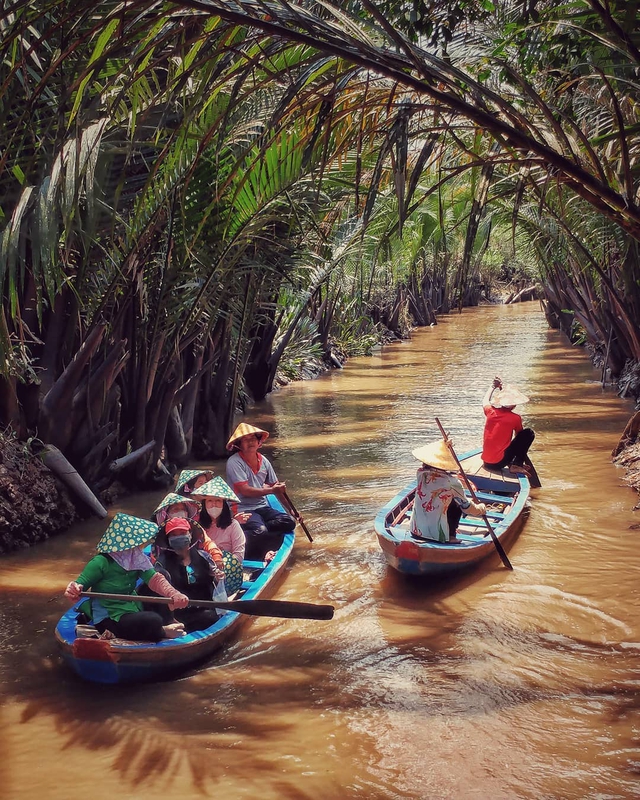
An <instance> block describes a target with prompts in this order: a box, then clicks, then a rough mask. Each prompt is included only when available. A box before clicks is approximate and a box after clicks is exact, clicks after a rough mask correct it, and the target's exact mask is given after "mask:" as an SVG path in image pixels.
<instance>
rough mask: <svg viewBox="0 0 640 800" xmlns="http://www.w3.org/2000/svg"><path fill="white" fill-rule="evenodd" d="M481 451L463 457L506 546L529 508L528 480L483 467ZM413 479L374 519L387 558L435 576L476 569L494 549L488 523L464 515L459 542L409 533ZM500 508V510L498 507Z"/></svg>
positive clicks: (400, 567)
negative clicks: (453, 543)
mask: <svg viewBox="0 0 640 800" xmlns="http://www.w3.org/2000/svg"><path fill="white" fill-rule="evenodd" d="M479 453H480V451H479V450H474V451H472V452H470V453H467V454H465V455H464V456H462V457H461V459H460V461H461V463H462V466H463V468H464V470H465V473H466V474H467V475H468V477H469V479H470V480H471V481H472V483H473V484H474V485H475V487H476V490H477V493H478V497H479V499H480V500H481V502H483V503H487V504H489V506H490V508H489V511H488V518H489V521H490V522H491V524H492V528H493V530H494V532H495V534H496V536H497V537H498V539H499V541H500V544H501V545H502V546H503V548H505V549H506V548H507V547H508V546H509V545H510V544H511V543H512V542H513V540H514V539H515V537H516V536H517V533H518V531H519V530H520V527H521V525H522V521H523V519H524V514H525V511H526V509H527V507H528V504H527V500H528V498H529V492H530V484H529V480H528V478H527V477H526V476H525V475H521V476H520V475H519V476H514V475H511V474H506V473H496V474H494V473H488V472H487V471H486V470H484V469H483V468H482V466H481V464H482V462H481V460H480V457H479ZM415 488H416V483H415V481H414V482H413V483H411V484H409V486H407V487H406V488H405V489H403V491H401V492H399V493H398V494H397V495H396V496H395V497H394V498H393V499H392V500H391V501H390V502H389V503H387V504H386V505H385V506H384V508H382V509H381V510H380V512H379V513H378V515H377V516H376V520H375V531H376V536H377V538H378V543H379V545H380V548H381V549H382V552H383V554H384V557H385V559H386V561H387V563H388V564H389V566H391V567H393V569H395V570H397V571H398V572H401V573H402V574H404V575H421V576H429V577H433V578H440V577H451V576H454V575H457V574H461V573H463V572H465V571H467V570H470V569H473V568H474V567H476V566H477V565H478V564H480V563H481V562H482V561H484V560H485V559H486V558H489V557H490V556H492V555H495V554H496V548H495V545H494V543H493V540H492V538H491V537H490V536H489V535H485V534H487V533H488V531H487V528H486V525H484V523H483V522H482V520H481V519H480V518H475V519H474V518H470V517H464V516H463V518H462V520H461V522H460V528H459V533H458V539H459V540H460V542H461V543H460V544H455V545H452V544H445V543H440V542H436V541H430V540H427V541H422V540H418V539H416V538H414V537H412V536H411V535H410V533H409V518H410V514H411V509H412V507H413V497H414V495H415ZM498 509H500V510H498Z"/></svg>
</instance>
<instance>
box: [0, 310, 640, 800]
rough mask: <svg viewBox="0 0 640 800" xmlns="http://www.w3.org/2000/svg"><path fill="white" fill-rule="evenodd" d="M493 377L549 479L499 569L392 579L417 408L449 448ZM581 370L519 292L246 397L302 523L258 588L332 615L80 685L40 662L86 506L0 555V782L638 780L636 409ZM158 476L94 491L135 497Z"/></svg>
mask: <svg viewBox="0 0 640 800" xmlns="http://www.w3.org/2000/svg"><path fill="white" fill-rule="evenodd" d="M495 374H500V375H501V376H502V377H503V378H504V379H505V380H507V381H508V382H510V383H514V384H517V385H518V386H519V388H521V389H522V390H523V391H525V392H526V393H527V394H528V395H529V396H530V397H531V403H530V404H529V405H527V406H526V407H525V408H524V409H523V410H524V411H525V412H526V414H525V416H526V419H527V421H528V422H529V423H530V424H532V426H533V427H534V428H535V430H536V432H537V438H536V441H535V443H534V446H533V449H532V456H533V459H534V463H535V464H536V467H537V469H538V472H539V474H540V476H541V479H542V482H543V488H542V489H541V490H539V491H537V492H536V493H535V495H534V499H533V502H532V505H531V510H530V515H529V517H528V519H527V521H526V523H525V525H524V527H523V530H522V533H521V535H520V537H519V538H518V540H517V541H516V543H515V544H514V546H513V547H512V549H511V551H510V553H509V556H510V560H511V561H512V563H513V565H514V568H515V569H514V571H513V572H508V571H506V570H505V569H504V568H503V567H502V566H501V563H500V561H499V559H498V558H495V559H493V560H491V561H490V562H489V563H487V565H486V566H485V567H484V568H482V569H481V570H479V571H477V572H475V573H473V574H471V575H467V576H465V577H464V578H461V579H459V580H457V581H455V582H449V583H444V584H442V583H440V584H438V583H431V584H428V583H425V582H420V581H416V580H409V579H407V578H406V577H403V576H400V575H398V574H396V573H394V572H393V571H392V570H390V569H389V568H387V567H386V566H385V564H384V561H383V558H382V555H381V553H380V552H379V550H378V546H377V544H376V541H375V537H374V535H373V532H372V521H373V518H374V516H375V514H376V512H377V510H378V509H379V507H380V506H381V505H382V504H383V503H385V502H386V501H387V500H388V499H390V497H392V496H393V495H394V494H396V492H397V491H398V490H399V489H400V488H401V487H402V486H403V485H405V484H406V483H407V482H408V481H409V480H410V479H411V478H412V477H413V475H414V473H415V469H416V466H417V464H416V463H415V462H414V461H413V459H412V457H411V455H410V453H411V450H412V449H413V448H414V447H416V446H417V445H419V444H421V443H424V442H426V441H429V440H431V439H435V438H437V436H438V432H437V428H436V425H435V422H434V417H435V416H436V415H437V416H438V417H439V418H440V419H441V421H442V422H443V424H444V425H445V427H446V428H447V429H448V430H449V431H450V433H451V435H452V437H453V439H454V442H455V444H456V446H457V447H458V449H459V450H460V451H462V450H465V449H467V448H469V447H472V446H475V445H476V444H477V443H478V442H479V439H480V436H481V431H482V424H483V414H482V409H481V406H480V400H481V398H482V396H483V394H484V392H485V390H486V388H487V386H488V385H489V383H490V382H491V379H492V378H493V376H494V375H495ZM597 379H598V375H597V374H596V373H595V372H594V371H593V370H592V369H591V367H590V365H589V364H588V363H587V362H586V361H585V359H584V354H583V353H581V352H580V351H578V350H576V349H573V348H570V347H568V346H567V345H566V343H565V342H564V341H563V340H562V338H561V337H560V336H559V334H557V333H555V332H550V331H548V330H547V328H546V324H545V321H544V318H543V316H542V314H541V313H540V311H539V309H538V307H537V306H536V305H535V304H525V305H524V306H520V307H498V308H482V309H474V310H468V311H465V312H464V313H463V314H462V315H460V316H458V315H454V316H451V317H450V318H447V319H444V320H442V322H441V324H439V325H438V326H437V327H435V328H429V329H424V330H420V331H417V332H416V333H415V334H414V336H413V339H412V341H411V342H407V343H401V344H395V345H392V346H389V347H387V348H385V349H384V350H383V351H382V352H381V353H379V354H377V355H375V356H373V357H371V358H361V359H354V360H352V361H351V362H350V363H349V364H348V365H347V366H346V368H345V369H344V370H341V371H337V372H334V373H332V374H331V375H326V376H323V377H322V378H320V379H318V380H316V381H310V382H305V383H301V384H297V385H294V386H290V387H288V388H287V389H285V390H283V391H281V392H279V393H277V394H275V395H274V396H273V397H272V398H270V399H269V400H268V401H267V402H265V403H263V404H261V405H260V406H258V407H256V408H255V409H254V411H253V413H252V415H251V418H250V421H251V422H253V423H255V424H258V425H260V426H263V427H267V428H268V429H269V430H270V431H271V433H272V438H271V439H270V440H269V445H270V447H269V448H267V452H268V453H269V454H270V456H272V457H273V460H274V462H275V464H276V468H277V471H278V473H279V475H280V476H281V477H282V478H284V479H285V480H286V481H287V484H288V489H289V493H290V494H291V496H292V499H293V500H294V502H295V504H296V506H297V507H298V508H299V509H300V510H301V511H302V512H303V513H304V515H305V518H306V520H307V524H308V526H309V528H310V530H311V533H312V534H313V536H314V542H313V544H310V543H309V542H308V541H307V540H306V539H305V537H304V536H303V535H302V534H300V536H299V537H298V542H297V544H296V551H295V558H294V562H293V564H292V567H291V569H290V571H289V572H288V574H287V576H286V578H285V580H284V582H283V583H282V585H281V586H280V588H279V590H278V593H277V596H278V597H279V598H281V599H287V600H305V601H310V602H331V603H333V604H334V605H335V606H336V609H337V613H336V616H335V618H334V620H333V621H332V622H315V621H310V620H305V621H303V620H287V621H284V620H271V619H264V618H261V619H256V620H254V621H251V622H249V623H248V624H247V625H246V626H245V628H244V629H243V632H242V634H241V636H240V637H239V638H238V639H237V640H236V641H235V642H234V643H233V644H232V645H231V646H230V647H229V649H227V650H226V651H224V652H223V653H222V654H221V655H220V656H219V657H218V658H216V659H214V660H212V661H211V662H210V663H209V664H207V665H205V666H204V667H203V668H201V669H200V670H198V671H197V672H195V673H194V674H191V675H187V676H185V677H184V678H183V679H181V680H179V681H174V682H170V683H166V684H156V685H151V686H142V687H135V688H117V687H113V688H110V687H104V688H96V687H94V686H90V685H84V684H81V683H79V682H78V681H77V680H76V679H75V678H74V677H73V676H72V675H70V674H68V673H67V672H66V671H65V670H64V669H63V667H62V666H61V665H60V663H59V661H58V659H57V656H56V653H55V650H54V642H53V637H52V629H53V626H54V625H55V621H56V620H57V618H58V616H59V615H60V613H61V611H62V609H63V607H64V604H63V601H62V600H61V599H60V589H61V587H62V586H63V585H65V584H66V582H67V581H68V579H70V578H72V577H74V576H75V575H76V574H77V573H78V572H79V570H80V568H81V567H82V565H83V564H84V562H85V561H86V560H87V558H88V556H89V554H90V550H91V548H92V547H93V545H94V544H95V542H96V541H97V540H98V538H99V536H100V535H101V532H102V530H103V528H104V523H102V522H99V521H91V522H88V523H84V524H82V525H78V526H76V527H75V528H74V529H73V530H72V531H70V532H69V533H68V534H65V535H63V536H60V537H58V538H57V539H55V540H52V541H50V542H46V543H44V544H42V545H39V546H37V547H36V548H34V549H32V550H30V551H27V552H24V553H18V554H15V555H13V556H11V557H8V558H5V559H3V563H2V566H3V569H2V574H1V576H0V592H1V593H2V598H3V601H4V602H3V606H2V617H1V619H0V634H1V635H2V636H1V644H0V655H1V670H2V671H1V673H0V678H1V686H0V691H1V692H2V699H3V704H2V710H1V711H0V721H1V723H2V732H3V734H2V735H3V744H4V749H3V754H4V756H5V757H4V758H3V759H2V760H1V761H0V785H2V786H3V789H4V790H5V794H4V795H3V796H6V797H9V798H44V797H46V798H47V799H49V798H51V799H52V800H56V799H57V798H60V800H62V798H65V800H67V799H68V796H69V793H70V792H71V793H74V794H82V795H85V794H90V796H91V797H92V798H93V799H94V800H102V798H112V797H114V796H120V797H124V798H130V797H131V798H133V797H135V798H147V797H149V798H151V797H155V796H157V794H158V792H160V793H161V794H162V796H163V797H164V798H167V799H168V800H171V799H172V798H191V797H207V796H214V795H217V794H219V793H220V794H224V796H227V797H231V798H245V797H246V798H253V797H256V796H259V797H261V798H351V797H353V798H356V797H357V798H398V797H411V798H414V797H415V798H445V797H452V798H457V797H474V798H485V797H492V798H494V797H495V798H503V797H504V798H512V797H523V798H533V797H535V798H538V797H576V798H577V797H612V798H618V797H620V798H626V797H638V796H640V790H639V789H638V785H639V784H638V771H639V770H640V741H639V739H640V732H639V730H638V723H637V719H638V707H639V705H640V675H639V673H638V666H637V665H638V663H639V660H638V659H639V656H640V597H639V594H640V591H639V589H638V582H637V575H638V566H639V561H640V556H639V555H638V548H637V546H636V537H637V535H638V534H637V531H634V530H630V529H629V525H630V524H631V523H632V522H633V516H632V512H631V508H632V506H633V504H634V502H635V496H634V495H633V493H632V492H631V491H630V490H629V489H627V488H625V487H624V486H623V484H622V481H621V477H620V475H619V473H618V472H617V470H616V469H615V468H614V467H613V466H612V465H611V464H610V463H609V460H608V456H609V452H610V450H611V449H612V447H613V446H614V445H615V443H616V441H617V437H618V435H619V433H620V431H621V430H622V429H623V427H624V425H625V423H626V420H627V418H628V415H629V414H630V412H631V406H630V404H628V403H626V402H623V401H621V400H619V399H618V398H616V397H615V395H613V393H612V392H610V391H609V392H603V391H602V390H601V388H600V386H599V384H598V382H597ZM223 466H224V465H223V463H222V462H221V463H220V464H219V465H218V467H219V469H220V471H222V468H223ZM160 496H161V493H147V494H144V495H136V496H134V497H131V498H126V500H125V501H124V502H123V503H122V504H121V505H120V506H118V508H114V509H112V510H113V511H116V510H121V511H127V512H130V513H138V514H140V515H143V516H146V515H148V513H149V511H150V510H151V509H152V508H154V507H155V504H156V503H157V501H158V500H159V498H160ZM7 792H8V793H7Z"/></svg>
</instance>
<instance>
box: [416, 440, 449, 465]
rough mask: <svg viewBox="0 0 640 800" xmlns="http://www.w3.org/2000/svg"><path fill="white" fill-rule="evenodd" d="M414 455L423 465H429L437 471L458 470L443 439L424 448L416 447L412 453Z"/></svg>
mask: <svg viewBox="0 0 640 800" xmlns="http://www.w3.org/2000/svg"><path fill="white" fill-rule="evenodd" d="M411 453H412V455H413V456H414V457H415V458H417V459H418V461H421V462H422V463H423V464H428V465H429V466H430V467H435V468H436V469H446V470H455V469H458V465H457V464H456V460H455V458H454V457H453V456H452V455H451V452H450V451H449V448H448V447H447V445H446V444H445V443H444V441H443V440H442V439H440V440H439V441H437V442H431V444H425V445H423V446H422V447H416V449H415V450H412V451H411Z"/></svg>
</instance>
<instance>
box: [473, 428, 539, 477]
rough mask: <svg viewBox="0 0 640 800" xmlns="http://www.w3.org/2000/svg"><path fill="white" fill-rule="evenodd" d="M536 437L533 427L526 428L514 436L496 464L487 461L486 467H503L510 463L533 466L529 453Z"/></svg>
mask: <svg viewBox="0 0 640 800" xmlns="http://www.w3.org/2000/svg"><path fill="white" fill-rule="evenodd" d="M535 438H536V435H535V433H534V432H533V431H532V430H531V428H524V429H523V430H521V431H519V432H518V433H516V435H515V436H514V437H513V439H512V440H511V444H510V445H509V446H508V447H507V449H506V450H505V451H504V456H502V459H501V460H500V461H498V462H497V463H496V464H487V463H485V467H486V468H487V469H502V468H503V467H507V466H509V464H518V465H520V466H521V465H522V464H526V465H527V466H529V467H533V464H532V463H531V461H530V460H529V456H528V455H527V453H528V452H529V448H530V447H531V445H532V444H533V440H534V439H535Z"/></svg>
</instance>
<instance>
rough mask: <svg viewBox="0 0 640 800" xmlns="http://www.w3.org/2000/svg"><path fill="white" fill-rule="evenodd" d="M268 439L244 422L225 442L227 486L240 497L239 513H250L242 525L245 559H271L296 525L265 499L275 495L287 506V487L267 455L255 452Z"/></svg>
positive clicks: (291, 518)
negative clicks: (280, 479) (279, 478)
mask: <svg viewBox="0 0 640 800" xmlns="http://www.w3.org/2000/svg"><path fill="white" fill-rule="evenodd" d="M268 438H269V434H268V433H267V431H263V430H261V429H260V428H255V427H254V426H253V425H247V424H246V423H244V422H243V423H241V424H240V425H238V427H237V428H236V429H235V431H234V432H233V434H232V435H231V438H230V439H229V441H228V442H227V450H228V451H229V452H232V451H233V454H232V455H231V456H230V457H229V459H228V461H227V483H228V484H229V486H231V488H232V489H233V491H234V492H235V494H236V495H237V496H238V497H239V498H240V505H239V510H240V511H248V512H250V514H251V516H250V517H249V519H248V520H247V521H246V522H245V523H243V525H242V528H243V530H244V532H245V536H246V537H247V544H246V557H247V558H248V559H256V560H262V559H267V556H273V553H274V552H275V551H276V550H277V549H278V548H279V547H280V546H281V544H282V541H283V538H284V537H283V534H285V533H288V532H289V531H292V530H293V529H294V528H295V526H296V521H295V519H293V517H291V516H290V515H289V514H286V513H284V512H282V511H277V510H276V509H275V508H272V507H271V506H270V505H269V503H268V502H267V500H266V497H267V495H269V494H275V495H276V497H277V498H278V499H279V500H280V501H281V502H282V503H283V505H285V507H286V499H285V497H284V493H285V491H286V488H287V487H286V485H285V484H284V483H282V482H281V481H279V480H278V477H277V475H276V473H275V471H274V469H273V467H272V466H271V463H270V462H269V460H268V459H267V458H266V456H263V455H262V453H259V452H258V449H259V448H260V447H261V446H262V444H263V443H264V442H265V441H266V439H268ZM301 521H302V520H301ZM267 560H268V559H267Z"/></svg>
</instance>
